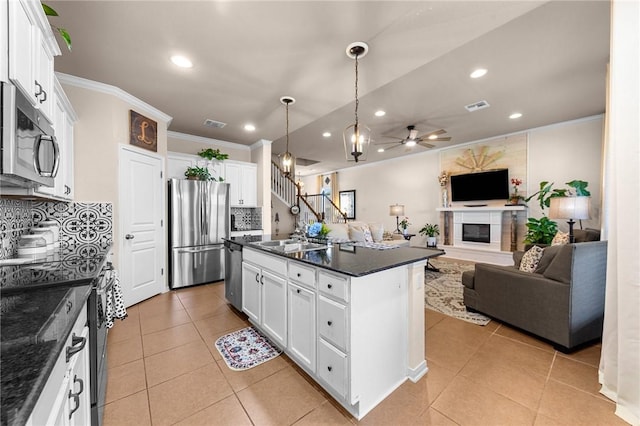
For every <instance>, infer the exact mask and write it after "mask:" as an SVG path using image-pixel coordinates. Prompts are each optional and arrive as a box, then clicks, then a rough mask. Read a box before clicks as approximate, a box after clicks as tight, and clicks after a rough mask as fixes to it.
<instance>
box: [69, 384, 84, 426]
mask: <svg viewBox="0 0 640 426" xmlns="http://www.w3.org/2000/svg"><path fill="white" fill-rule="evenodd" d="M73 383H80V390H79V391H78V393H73V392H71V389H69V399H71V398H73V402H74V405H75V406H74V407H73V408H72V409H71V411H70V412H69V420H71V417H72V416H73V413H75V412H76V411H78V408H80V394H81V393H82V392H83V391H84V381H83V380H82V379H79V378H78V376H74V377H73Z"/></svg>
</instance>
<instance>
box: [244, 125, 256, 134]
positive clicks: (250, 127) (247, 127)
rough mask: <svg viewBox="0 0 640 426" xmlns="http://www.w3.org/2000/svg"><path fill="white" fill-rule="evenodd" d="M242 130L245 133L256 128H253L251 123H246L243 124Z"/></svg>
mask: <svg viewBox="0 0 640 426" xmlns="http://www.w3.org/2000/svg"><path fill="white" fill-rule="evenodd" d="M244 129H245V130H246V131H247V132H253V131H254V130H256V126H254V125H253V124H251V123H247V124H245V125H244Z"/></svg>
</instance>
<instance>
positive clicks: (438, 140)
mask: <svg viewBox="0 0 640 426" xmlns="http://www.w3.org/2000/svg"><path fill="white" fill-rule="evenodd" d="M427 140H428V141H429V142H447V141H450V140H451V138H450V137H446V138H435V139H427Z"/></svg>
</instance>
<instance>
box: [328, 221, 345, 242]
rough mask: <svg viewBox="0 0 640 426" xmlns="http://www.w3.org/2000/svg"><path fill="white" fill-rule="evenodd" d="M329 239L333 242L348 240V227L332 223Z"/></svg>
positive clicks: (343, 224)
mask: <svg viewBox="0 0 640 426" xmlns="http://www.w3.org/2000/svg"><path fill="white" fill-rule="evenodd" d="M329 237H331V238H332V239H334V240H348V239H349V226H348V225H347V224H346V223H332V224H331V231H329Z"/></svg>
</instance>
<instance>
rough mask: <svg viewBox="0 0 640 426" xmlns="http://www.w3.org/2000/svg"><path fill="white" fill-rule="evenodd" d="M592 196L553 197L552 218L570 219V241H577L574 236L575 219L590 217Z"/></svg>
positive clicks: (550, 216) (550, 215)
mask: <svg viewBox="0 0 640 426" xmlns="http://www.w3.org/2000/svg"><path fill="white" fill-rule="evenodd" d="M590 199H591V198H590V197H553V198H552V199H551V205H550V206H549V218H550V219H569V220H568V221H567V223H568V224H569V243H572V244H573V243H574V242H575V237H574V236H573V224H574V223H576V222H575V221H574V219H589V200H590Z"/></svg>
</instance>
